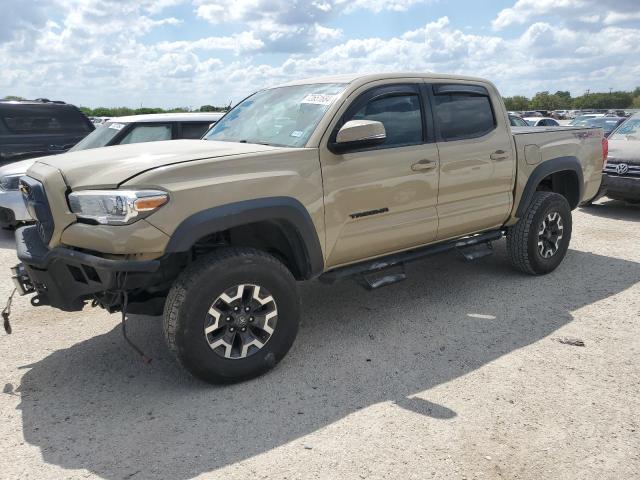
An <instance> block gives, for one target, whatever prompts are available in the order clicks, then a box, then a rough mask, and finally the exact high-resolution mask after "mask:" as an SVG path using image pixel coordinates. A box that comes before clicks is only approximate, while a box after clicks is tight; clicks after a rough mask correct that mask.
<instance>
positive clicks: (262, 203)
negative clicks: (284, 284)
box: [166, 197, 324, 280]
mask: <svg viewBox="0 0 640 480" xmlns="http://www.w3.org/2000/svg"><path fill="white" fill-rule="evenodd" d="M249 231H251V232H258V231H259V232H260V235H259V237H261V238H262V239H263V241H266V242H267V244H268V245H266V246H267V247H268V246H269V245H271V244H276V243H277V244H279V245H286V247H287V251H282V250H283V248H279V249H278V251H277V253H279V254H280V255H282V256H284V257H285V258H283V259H282V260H284V262H285V263H286V264H287V266H288V267H289V268H290V269H291V270H292V272H293V273H294V276H295V277H296V278H297V279H299V280H301V279H310V278H313V277H316V276H318V275H320V274H321V273H322V271H323V270H324V259H323V254H322V248H321V245H320V240H319V238H318V233H317V231H316V228H315V225H314V223H313V220H312V219H311V216H310V215H309V212H308V211H307V209H306V208H305V207H304V205H302V203H300V202H299V201H298V200H296V199H295V198H292V197H267V198H258V199H253V200H244V201H240V202H234V203H230V204H226V205H220V206H217V207H213V208H208V209H206V210H202V211H200V212H198V213H195V214H193V215H191V216H190V217H188V218H186V219H185V220H183V221H182V222H181V223H180V224H179V225H178V228H176V230H175V231H174V232H173V234H172V235H171V238H170V240H169V243H168V244H167V248H166V252H167V253H178V252H187V251H189V250H191V249H192V248H193V247H194V246H195V245H196V244H197V243H198V241H200V240H202V239H205V238H207V237H210V236H211V235H214V234H217V233H222V232H233V237H235V238H238V237H242V236H244V235H246V234H248V233H247V232H249ZM233 237H232V240H234V238H233ZM231 245H239V244H238V243H234V242H233V241H232V242H231ZM243 246H248V245H243ZM251 246H254V247H258V248H259V245H256V244H254V245H251ZM267 251H269V250H268V249H267ZM270 253H275V252H270Z"/></svg>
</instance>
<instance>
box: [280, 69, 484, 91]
mask: <svg viewBox="0 0 640 480" xmlns="http://www.w3.org/2000/svg"><path fill="white" fill-rule="evenodd" d="M390 78H424V79H432V80H463V81H471V82H483V83H490V82H489V81H488V80H485V79H484V78H479V77H468V76H465V75H446V74H443V73H428V72H389V73H351V74H346V75H330V76H324V77H311V78H305V79H303V80H293V81H291V82H286V83H283V84H280V85H276V86H274V87H273V88H276V87H288V86H292V85H309V84H314V83H360V84H364V83H369V82H373V81H376V80H386V79H390Z"/></svg>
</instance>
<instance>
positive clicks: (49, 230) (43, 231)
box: [20, 177, 54, 243]
mask: <svg viewBox="0 0 640 480" xmlns="http://www.w3.org/2000/svg"><path fill="white" fill-rule="evenodd" d="M20 191H21V192H22V197H23V198H24V203H25V204H26V206H27V210H28V211H29V215H31V217H33V219H34V220H36V227H37V230H38V235H40V238H41V239H42V241H43V242H44V243H49V241H50V240H51V236H52V235H53V227H54V224H53V215H52V214H51V209H50V208H49V202H48V201H47V194H46V192H45V191H44V186H43V185H42V183H40V182H39V181H38V180H35V179H33V178H31V177H22V178H21V179H20Z"/></svg>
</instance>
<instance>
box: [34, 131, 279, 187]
mask: <svg viewBox="0 0 640 480" xmlns="http://www.w3.org/2000/svg"><path fill="white" fill-rule="evenodd" d="M283 148H284V147H271V146H267V145H256V144H252V143H234V142H214V141H208V140H168V141H164V142H148V143H136V144H131V145H117V146H113V147H103V148H94V149H90V150H81V151H78V152H71V153H64V154H62V155H55V156H52V157H43V158H40V159H37V160H36V163H35V164H34V165H33V166H31V168H30V169H29V170H28V172H27V173H29V172H31V171H37V169H38V165H39V164H43V163H44V164H46V165H50V166H52V167H54V168H56V169H58V170H60V172H61V173H62V176H63V177H64V179H65V181H66V183H67V185H68V186H70V187H71V188H72V189H74V188H76V189H77V188H83V187H94V188H116V187H117V186H118V185H120V184H121V183H122V182H124V181H126V180H128V179H130V178H131V177H135V176H136V175H139V174H141V173H143V172H146V171H148V170H152V169H154V168H160V167H164V166H166V165H172V164H175V163H182V162H189V161H194V160H204V159H208V158H218V157H229V156H233V155H246V154H252V153H260V152H267V151H273V150H279V149H283Z"/></svg>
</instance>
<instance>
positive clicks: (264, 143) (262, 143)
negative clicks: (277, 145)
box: [238, 140, 273, 147]
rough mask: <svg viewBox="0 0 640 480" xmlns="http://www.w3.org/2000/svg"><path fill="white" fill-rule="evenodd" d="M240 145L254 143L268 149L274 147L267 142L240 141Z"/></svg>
mask: <svg viewBox="0 0 640 480" xmlns="http://www.w3.org/2000/svg"><path fill="white" fill-rule="evenodd" d="M238 143H254V144H256V145H266V146H268V147H273V144H271V143H267V142H254V141H249V140H238Z"/></svg>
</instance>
